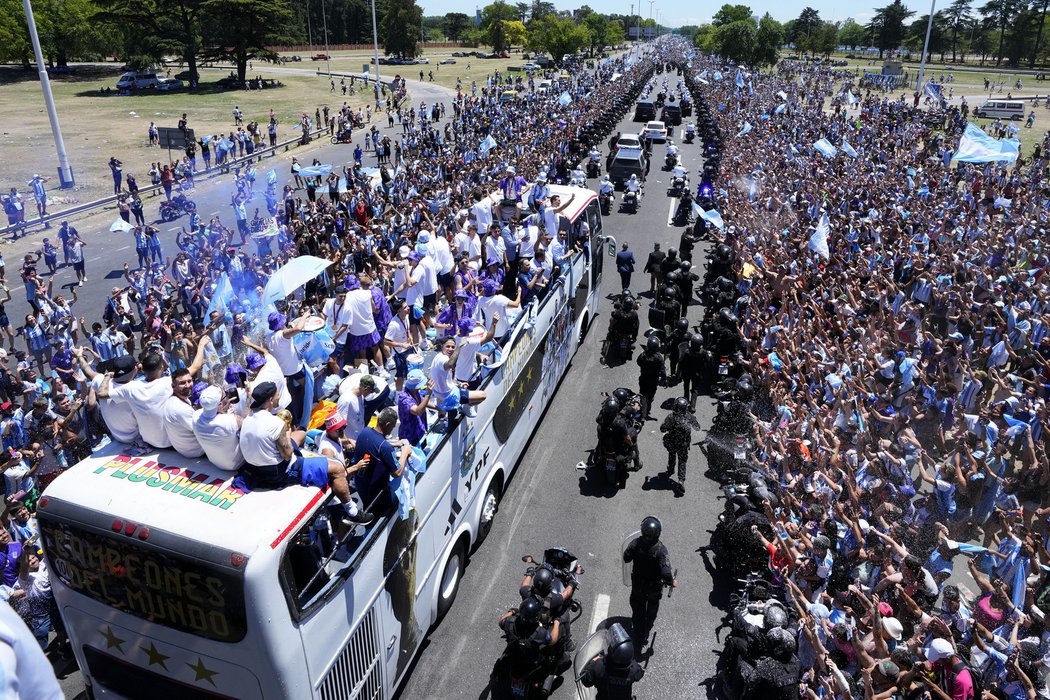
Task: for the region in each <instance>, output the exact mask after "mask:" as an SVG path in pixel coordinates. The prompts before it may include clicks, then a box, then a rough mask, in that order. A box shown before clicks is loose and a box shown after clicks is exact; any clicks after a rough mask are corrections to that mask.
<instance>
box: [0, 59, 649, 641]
mask: <svg viewBox="0 0 1050 700" xmlns="http://www.w3.org/2000/svg"><path fill="white" fill-rule="evenodd" d="M614 72H619V73H623V74H625V76H627V77H625V78H624V79H623V80H621V81H619V82H613V81H611V80H610V79H609V78H610V77H611V76H612V74H613V73H614ZM643 72H644V68H643V66H642V65H641V64H636V65H634V66H633V67H629V66H628V65H626V64H625V62H624V60H623V59H617V60H611V61H609V62H608V63H607V64H604V65H603V66H601V67H600V68H599V69H598V70H597V71H595V72H593V73H588V72H582V71H581V72H579V73H577V74H576V75H575V77H574V78H573V79H572V82H571V84H567V85H565V89H566V91H567V92H569V93H570V94H571V95H572V96H573V100H572V101H571V102H570V103H568V104H565V103H564V101H559V100H558V96H557V95H555V94H544V93H541V92H530V93H528V94H523V95H522V96H521V97H520V101H519V102H518V103H517V104H516V105H515V106H514V107H513V108H508V107H507V106H506V105H505V104H501V103H500V102H499V96H500V94H501V92H502V90H503V88H504V78H503V77H502V76H497V77H495V78H493V79H491V80H490V81H489V82H488V83H487V84H484V85H482V86H478V85H477V84H474V85H473V86H472V87H471V88H470V89H468V90H467V91H466V92H464V91H460V92H459V93H458V94H457V95H456V97H455V99H454V100H452V102H451V105H450V108H449V110H448V113H447V114H446V113H445V107H444V105H440V106H435V105H426V104H422V103H421V104H418V105H417V106H413V107H406V108H405V109H404V111H403V112H395V113H394V114H392V115H390V121H391V122H392V121H394V119H397V120H400V121H401V123H402V125H403V129H402V134H401V137H400V138H399V139H398V141H397V155H398V158H397V164H396V167H395V164H394V163H389V164H388V165H385V166H383V167H382V168H381V169H380V171H379V172H378V173H371V172H367V171H366V170H365V169H364V168H363V167H362V165H361V163H360V162H356V163H353V164H352V165H348V166H347V167H346V168H344V169H343V170H342V172H338V171H336V172H334V173H331V174H329V173H327V172H324V173H320V174H318V172H317V171H316V170H314V171H311V170H309V169H308V168H307V167H305V166H300V167H298V168H296V165H298V163H297V161H293V165H292V168H291V173H290V175H291V180H290V181H289V183H288V185H287V186H285V187H284V188H283V191H282V192H281V193H280V194H278V192H279V190H278V188H279V187H280V185H279V184H278V181H277V177H276V173H271V174H269V175H268V176H267V178H266V184H265V186H262V187H253V185H254V184H255V183H254V182H252V183H248V182H239V183H238V192H237V193H236V195H235V197H234V202H235V210H237V211H240V210H245V211H247V210H249V209H250V208H251V207H256V211H257V214H256V216H257V217H258V216H259V214H258V210H260V209H261V210H263V211H264V212H265V219H266V221H265V223H266V225H265V226H263V227H261V229H260V228H259V227H251V228H250V230H246V229H245V227H244V226H242V225H241V224H242V222H243V218H246V217H242V216H241V215H240V214H239V213H238V215H237V219H238V221H237V225H236V226H227V225H225V224H224V223H223V221H222V220H221V219H220V218H219V217H213V218H211V219H210V220H204V219H202V218H199V217H198V216H196V215H194V216H193V217H192V218H191V220H190V226H189V227H188V228H185V229H184V230H183V231H182V232H181V233H180V235H179V236H178V238H177V246H178V250H177V251H174V256H173V257H170V258H169V257H168V256H166V255H165V254H164V251H163V250H162V249H161V242H160V239H159V231H158V230H157V229H156V227H153V226H149V225H146V224H144V223H143V222H142V221H141V220H140V219H139V217H138V215H137V214H136V215H135V216H136V223H137V224H138V225H137V226H135V227H134V228H133V231H132V233H133V235H134V240H135V254H136V256H137V263H134V262H129V263H126V264H124V268H123V279H122V280H121V281H120V283H119V285H117V286H114V287H113V288H112V291H111V293H110V294H109V295H108V296H107V297H106V298H105V299H104V300H102V303H101V305H99V306H94V307H93V309H92V311H93V313H90V312H89V311H88V310H87V309H83V306H84V304H85V303H87V300H83V299H78V297H77V294H76V292H75V288H74V292H73V293H72V294H70V295H69V296H68V297H67V296H66V295H64V294H56V293H54V290H53V287H52V284H51V281H50V280H48V279H47V277H48V273H54V272H55V271H56V270H57V269H59V268H61V267H63V266H65V265H72V266H73V267H74V268H75V269H76V271H77V275H78V280H80V281H81V282H82V281H84V280H86V279H87V278H86V273H85V271H84V268H83V260H84V259H83V247H84V246H85V245H86V243H84V241H83V239H82V238H81V237H80V235H79V234H78V233H77V232H76V230H75V228H74V227H73V226H70V225H69V224H68V223H63V226H62V227H61V230H60V232H59V235H58V240H57V241H56V242H55V243H54V244H53V243H52V242H51V241H50V240H47V241H45V245H44V247H43V249H42V250H41V251H40V252H38V253H36V254H31V255H27V256H26V257H25V259H24V260H23V261H22V264H21V266H20V269H19V276H20V278H21V280H22V281H23V283H24V284H25V290H26V296H27V301H28V302H29V304H30V306H31V309H32V312H31V313H30V314H28V315H27V316H26V318H25V322H24V327H23V328H21V329H20V330H19V331H18V333H17V335H16V332H15V330H14V328H13V326H12V323H11V321H10V320H9V319H8V318H7V316H6V314H4V313H3V311H4V309H3V304H2V303H0V329H2V330H3V331H4V332H5V333H6V335H7V340H8V341H9V347H10V352H8V350H7V349H2V348H0V436H2V437H0V440H2V444H3V447H4V448H5V449H6V450H7V453H6V455H5V460H6V461H4V462H3V463H2V464H0V472H2V473H3V476H4V484H5V494H6V499H7V500H6V504H7V510H6V511H5V513H4V516H3V517H4V521H5V524H9V525H10V527H9V528H8V531H4V530H3V529H0V537H3V536H5V535H8V534H9V535H10V537H11V539H12V540H13V542H12V544H11V545H10V547H9V552H8V555H7V559H6V560H5V561H7V562H8V563H7V568H6V569H4V576H3V587H2V588H0V591H2V592H3V595H5V596H9V597H10V600H11V602H12V604H13V605H15V607H16V610H18V611H19V612H20V613H21V614H22V617H23V618H24V619H26V621H27V622H28V623H29V626H30V629H31V630H32V631H33V633H34V634H35V635H36V636H37V639H38V641H39V642H40V644H41V645H42V646H43V645H45V644H47V643H48V638H49V630H50V629H51V628H53V627H56V628H57V627H59V626H60V619H59V617H58V615H57V614H55V610H54V606H53V600H52V599H51V597H50V590H49V588H48V586H47V573H46V568H45V567H44V565H43V563H42V562H41V560H40V558H39V557H38V556H36V555H35V554H34V553H35V552H36V551H37V548H36V547H26V548H24V550H23V549H21V548H17V547H15V545H16V544H19V543H23V544H24V543H27V542H28V543H35V542H36V537H37V532H36V526H35V520H34V518H33V516H32V513H33V510H34V506H35V503H36V501H37V499H38V498H39V496H40V493H41V492H42V490H43V489H44V488H45V487H46V486H47V485H48V484H49V483H50V482H51V481H52V480H53V479H55V478H56V477H57V476H58V475H59V474H60V473H61V472H62V471H64V470H65V469H67V468H68V467H70V466H72V465H73V464H75V463H77V462H78V461H80V460H82V459H84V458H85V457H87V456H88V455H90V453H91V452H92V450H94V449H96V448H97V447H99V446H100V445H103V444H105V443H106V441H108V440H113V441H117V442H120V443H123V444H125V445H127V446H128V449H130V450H132V451H136V450H139V451H145V450H151V449H173V450H175V451H176V452H178V453H179V454H181V455H183V456H185V457H188V458H197V457H207V459H208V460H209V462H211V463H212V464H213V465H214V466H215V467H217V468H218V469H221V470H226V471H228V472H230V473H231V475H232V474H233V473H234V472H236V477H235V478H236V479H237V480H238V484H239V485H241V486H242V487H244V488H246V489H257V488H273V487H281V486H283V485H285V484H289V483H301V484H304V485H314V486H330V487H331V488H332V490H333V493H334V494H335V496H336V497H337V498H338V499H339V500H340V501H341V502H342V503H343V504H344V507H345V517H344V521H345V523H346V524H347V525H348V526H350V527H356V526H367V524H368V523H369V522H371V521H372V519H373V518H375V517H377V516H378V515H382V514H384V513H385V509H387V508H390V507H392V505H393V503H392V498H393V496H392V494H391V493H390V492H389V489H388V488H387V479H385V478H384V476H385V475H386V474H400V471H401V470H402V469H404V468H405V464H406V460H407V459H409V457H410V455H411V454H412V450H413V449H415V448H419V449H422V450H424V451H425V450H426V449H427V448H428V446H429V444H430V441H431V440H434V439H437V437H436V436H439V435H440V434H441V433H442V432H443V431H446V430H447V429H448V426H449V423H450V422H451V421H454V420H457V419H458V417H459V416H460V415H462V414H465V413H466V414H469V413H470V412H471V411H472V410H473V409H472V406H473V405H475V404H477V403H478V402H481V401H483V400H484V399H485V394H484V392H483V391H480V390H479V389H478V385H479V384H480V379H481V374H480V372H479V367H481V365H483V364H485V363H489V362H492V361H494V360H495V359H496V358H498V357H499V354H500V351H501V345H500V343H501V341H504V340H505V339H506V337H507V336H508V334H509V333H510V332H511V331H512V328H513V325H514V323H515V321H516V318H517V316H518V315H520V313H521V310H522V309H523V308H524V307H525V306H526V305H527V304H528V303H529V302H530V300H532V299H536V298H541V297H542V296H543V295H544V294H545V293H546V290H547V288H548V286H549V285H550V283H551V282H552V281H553V280H555V279H556V278H557V276H558V274H559V268H560V267H561V265H563V264H564V263H565V261H566V260H567V259H568V258H569V257H570V256H571V255H573V254H574V253H576V252H578V251H580V250H583V248H584V247H585V245H586V241H587V240H588V231H587V229H586V222H581V225H578V226H576V227H573V226H570V225H569V222H568V220H567V219H565V217H564V216H562V214H561V212H562V211H563V210H564V208H565V207H566V206H568V205H569V204H570V203H571V197H570V198H567V199H568V201H561V199H560V198H559V197H558V196H557V195H556V194H554V195H552V194H551V192H550V189H549V187H548V186H547V183H548V182H551V183H553V182H554V181H555V180H556V179H557V178H559V177H560V178H564V179H565V180H567V179H568V170H569V168H570V162H571V161H572V159H573V158H574V157H578V154H574V153H573V152H572V150H571V149H573V148H578V144H576V141H577V139H578V137H579V134H580V132H581V131H582V129H583V126H584V125H585V124H587V123H589V122H590V121H591V120H593V119H596V118H597V117H598V116H599V115H601V114H603V113H604V112H606V111H608V109H609V108H610V105H611V104H612V103H613V101H614V100H615V99H617V98H618V97H620V96H621V95H622V94H624V93H626V92H627V91H628V90H630V89H631V86H632V84H633V83H632V80H640V79H641V78H640V77H639V76H641V75H642V74H643ZM326 112H327V110H326ZM235 117H236V115H235ZM324 118H325V120H326V121H330V122H331V123H332V124H333V131H334V127H335V125H337V122H338V121H339V120H340V119H342V118H346V120H347V121H349V122H354V119H353V117H352V116H351V115H346V114H342V113H341V114H339V115H328V114H325V115H324ZM379 143H381V142H380V141H379V140H374V141H373V147H375V146H376V145H378V144H379ZM187 162H189V163H192V161H191V160H190V156H187ZM319 165H320V164H319V163H316V162H315V163H314V164H313V165H312V166H310V167H317V166H319ZM190 167H192V165H190ZM110 168H111V170H112V173H113V182H114V189H115V190H117V191H121V192H123V190H124V187H126V186H127V185H128V184H129V183H128V179H129V178H127V177H126V176H125V174H124V172H123V165H122V163H121V162H120V161H119V160H118V159H116V158H113V159H112V160H111V161H110ZM159 170H160V173H159V175H160V177H161V178H162V184H163V178H164V174H163V173H164V172H165V171H166V170H167V171H168V172H169V177H170V169H166V168H165V167H161V168H160V169H159ZM261 179H262V178H260V180H261ZM533 182H535V183H536V185H535V186H532V185H531V184H529V183H533ZM260 184H261V183H260ZM253 200H254V201H253ZM238 204H239V205H240V210H238V209H237V205H238ZM581 226H582V227H581ZM246 234H248V235H246ZM249 235H250V238H251V239H253V242H255V243H256V244H257V250H255V251H252V250H249V248H248V245H247V243H248V241H249ZM303 256H315V257H319V258H324V259H326V260H327V261H329V262H330V263H331V265H330V266H329V267H327V269H325V270H324V271H323V272H321V273H320V275H319V276H317V277H316V278H315V279H313V280H311V281H310V282H308V283H307V284H306V285H305V286H304V287H302V288H300V289H299V290H298V291H296V292H295V293H293V294H292V295H290V296H288V297H286V298H280V299H277V300H274V299H271V298H269V297H266V298H265V299H264V297H265V295H266V286H267V282H268V280H270V278H271V277H272V276H273V275H274V273H276V272H277V271H278V270H280V269H281V268H282V267H283V266H285V265H286V264H288V263H290V262H292V261H295V260H296V259H299V258H301V257H303ZM41 261H43V264H44V265H46V271H45V270H39V269H38V267H39V266H40V265H41ZM0 281H2V280H0ZM5 289H6V287H5ZM7 301H10V293H9V292H8V297H7ZM85 316H88V317H89V318H91V320H90V321H89V320H87V318H85ZM18 336H21V337H20V338H19V337H18ZM315 340H316V341H318V342H313V341H315ZM311 344H312V345H314V346H320V347H322V349H323V353H322V354H320V355H317V354H308V353H312V351H307V350H306V347H305V346H306V345H311ZM304 447H306V448H309V449H308V450H304ZM16 550H17V551H16ZM30 550H32V551H30ZM26 552H29V554H26ZM19 599H23V600H24V601H25V602H24V603H17V602H16V601H17V600H19ZM51 644H52V648H54V649H57V650H58V651H59V652H60V653H68V648H67V647H66V646H65V644H66V642H65V638H64V636H63V635H61V634H60V635H59V637H58V639H54V638H52V642H51Z"/></svg>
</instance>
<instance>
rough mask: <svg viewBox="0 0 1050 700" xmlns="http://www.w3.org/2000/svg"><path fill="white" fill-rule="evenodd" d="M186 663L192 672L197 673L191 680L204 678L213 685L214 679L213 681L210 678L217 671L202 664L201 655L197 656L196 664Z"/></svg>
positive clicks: (216, 673)
mask: <svg viewBox="0 0 1050 700" xmlns="http://www.w3.org/2000/svg"><path fill="white" fill-rule="evenodd" d="M186 665H187V666H189V667H190V668H191V669H193V672H194V673H195V674H197V675H196V678H194V679H193V680H195V681H200V680H205V681H208V682H209V683H211V684H212V685H215V681H213V680H212V679H211V677H212V676H215V675H218V673H219V672H218V671H212V670H210V669H208V667H207V666H205V665H204V660H203V659H201V657H199V656H198V657H197V663H196V664H186Z"/></svg>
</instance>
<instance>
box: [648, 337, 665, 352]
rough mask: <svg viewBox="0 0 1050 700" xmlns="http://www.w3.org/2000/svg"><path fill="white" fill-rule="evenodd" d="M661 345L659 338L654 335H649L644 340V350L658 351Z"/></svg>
mask: <svg viewBox="0 0 1050 700" xmlns="http://www.w3.org/2000/svg"><path fill="white" fill-rule="evenodd" d="M661 346H662V343H661V342H660V339H659V338H657V337H656V336H655V335H653V336H649V337H648V338H647V339H646V341H645V351H646V352H660V348H661Z"/></svg>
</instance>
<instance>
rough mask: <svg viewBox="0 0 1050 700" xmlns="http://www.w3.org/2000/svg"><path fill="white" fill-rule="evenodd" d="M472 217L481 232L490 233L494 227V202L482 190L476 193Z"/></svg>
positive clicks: (471, 211)
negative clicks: (490, 228) (490, 229)
mask: <svg viewBox="0 0 1050 700" xmlns="http://www.w3.org/2000/svg"><path fill="white" fill-rule="evenodd" d="M470 217H471V218H472V219H473V220H474V223H475V224H477V227H478V230H479V231H488V230H489V227H490V226H492V202H490V201H489V200H488V198H487V197H485V196H484V195H483V194H482V193H481V190H478V191H476V192H475V193H474V204H473V205H472V206H471V207H470Z"/></svg>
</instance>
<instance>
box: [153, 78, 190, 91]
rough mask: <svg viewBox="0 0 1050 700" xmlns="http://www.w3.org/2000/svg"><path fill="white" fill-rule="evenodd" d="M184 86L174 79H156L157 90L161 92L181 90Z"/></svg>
mask: <svg viewBox="0 0 1050 700" xmlns="http://www.w3.org/2000/svg"><path fill="white" fill-rule="evenodd" d="M184 87H186V84H185V83H183V82H182V81H181V80H178V79H176V78H157V89H158V90H160V91H162V92H170V91H172V90H181V89H182V88H184Z"/></svg>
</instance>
